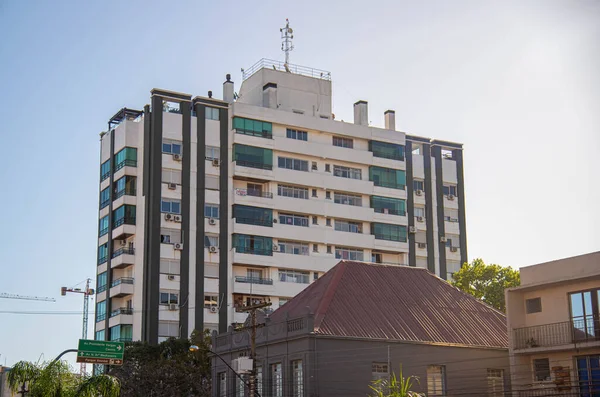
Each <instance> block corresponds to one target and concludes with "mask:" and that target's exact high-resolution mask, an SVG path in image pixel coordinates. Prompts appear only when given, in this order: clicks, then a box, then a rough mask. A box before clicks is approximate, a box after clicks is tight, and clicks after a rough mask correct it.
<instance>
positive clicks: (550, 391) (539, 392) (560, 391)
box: [518, 384, 600, 397]
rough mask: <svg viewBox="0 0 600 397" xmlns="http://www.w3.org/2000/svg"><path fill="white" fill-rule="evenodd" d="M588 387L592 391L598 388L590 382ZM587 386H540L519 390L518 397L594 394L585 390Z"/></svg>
mask: <svg viewBox="0 0 600 397" xmlns="http://www.w3.org/2000/svg"><path fill="white" fill-rule="evenodd" d="M589 387H591V388H592V390H593V391H597V390H598V389H600V386H598V385H595V384H590V385H589ZM585 389H587V387H585V386H584V388H582V389H581V390H580V389H579V387H578V386H547V387H540V388H537V389H530V390H519V391H518V396H519V397H554V396H556V397H581V396H595V395H596V394H592V392H591V391H587V390H585Z"/></svg>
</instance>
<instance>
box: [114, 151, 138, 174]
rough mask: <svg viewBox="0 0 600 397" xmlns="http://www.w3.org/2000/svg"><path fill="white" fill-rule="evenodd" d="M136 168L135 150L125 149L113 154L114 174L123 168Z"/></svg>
mask: <svg viewBox="0 0 600 397" xmlns="http://www.w3.org/2000/svg"><path fill="white" fill-rule="evenodd" d="M125 166H127V167H137V149H136V148H134V147H125V148H123V149H121V150H119V152H118V153H117V154H115V172H117V171H118V170H120V169H121V168H123V167H125Z"/></svg>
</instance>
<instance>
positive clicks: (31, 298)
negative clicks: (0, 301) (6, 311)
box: [0, 292, 56, 302]
mask: <svg viewBox="0 0 600 397" xmlns="http://www.w3.org/2000/svg"><path fill="white" fill-rule="evenodd" d="M0 298H4V299H22V300H27V301H44V302H56V299H54V298H48V297H45V296H25V295H15V294H7V293H5V292H0Z"/></svg>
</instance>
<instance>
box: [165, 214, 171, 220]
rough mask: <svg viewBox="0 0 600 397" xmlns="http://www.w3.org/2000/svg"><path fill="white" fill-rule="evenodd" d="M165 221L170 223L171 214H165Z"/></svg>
mask: <svg viewBox="0 0 600 397" xmlns="http://www.w3.org/2000/svg"><path fill="white" fill-rule="evenodd" d="M165 220H166V221H172V220H173V214H165Z"/></svg>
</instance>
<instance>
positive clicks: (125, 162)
mask: <svg viewBox="0 0 600 397" xmlns="http://www.w3.org/2000/svg"><path fill="white" fill-rule="evenodd" d="M125 166H127V167H137V161H136V160H129V159H126V160H123V161H121V162H120V163H118V164H115V169H114V172H117V171H119V170H120V169H121V168H123V167H125Z"/></svg>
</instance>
